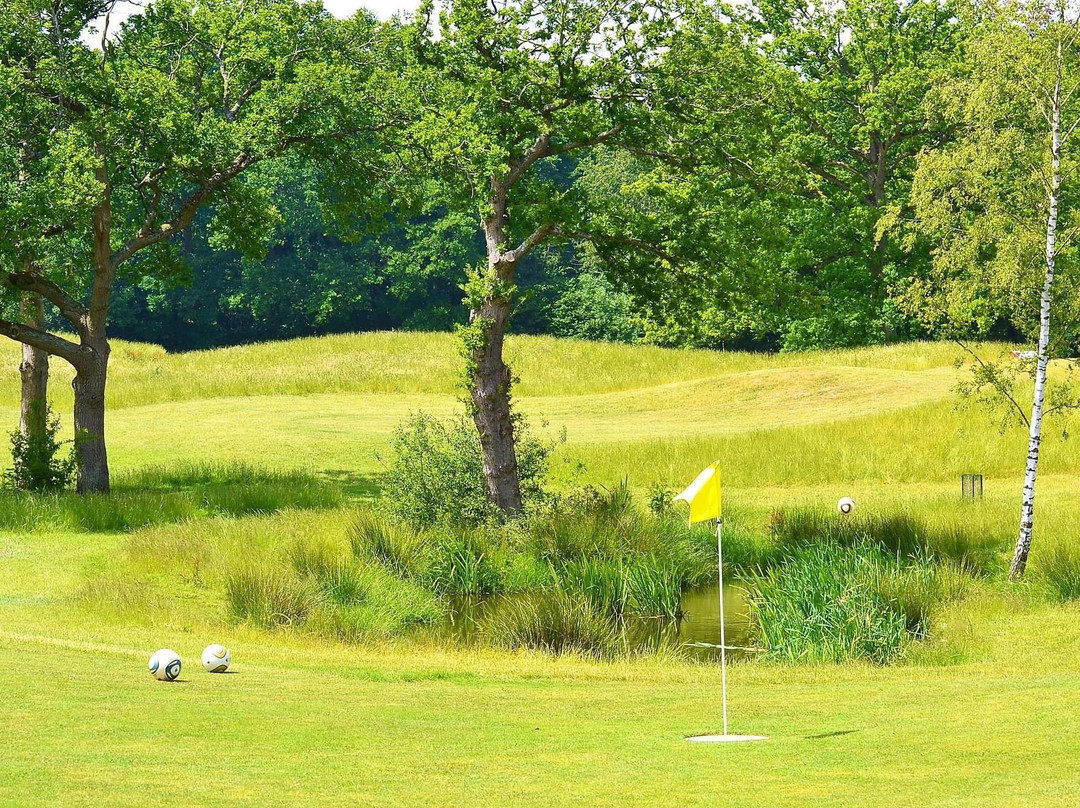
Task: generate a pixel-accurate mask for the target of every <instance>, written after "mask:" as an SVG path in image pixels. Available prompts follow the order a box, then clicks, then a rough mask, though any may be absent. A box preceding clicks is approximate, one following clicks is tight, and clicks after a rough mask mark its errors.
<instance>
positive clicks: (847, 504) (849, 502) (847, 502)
mask: <svg viewBox="0 0 1080 808" xmlns="http://www.w3.org/2000/svg"><path fill="white" fill-rule="evenodd" d="M836 510H838V511H840V513H842V514H844V515H845V516H847V515H848V514H849V513H854V511H855V500H853V499H852V498H851V497H841V498H840V501H839V502H837V503H836Z"/></svg>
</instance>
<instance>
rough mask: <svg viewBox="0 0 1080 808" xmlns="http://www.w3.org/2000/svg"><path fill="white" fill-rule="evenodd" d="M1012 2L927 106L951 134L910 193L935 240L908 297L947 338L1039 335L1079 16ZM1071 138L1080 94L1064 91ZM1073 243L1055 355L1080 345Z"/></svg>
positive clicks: (1064, 222)
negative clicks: (1053, 131)
mask: <svg viewBox="0 0 1080 808" xmlns="http://www.w3.org/2000/svg"><path fill="white" fill-rule="evenodd" d="M1061 13H1062V14H1063V15H1064V16H1061V17H1059V16H1058V10H1057V9H1056V8H1055V9H1051V7H1050V6H1046V7H1039V8H1034V7H1033V8H1027V7H1025V6H1023V5H1016V4H1006V5H1003V6H1001V7H997V8H994V9H992V10H991V9H988V13H986V14H985V15H982V16H981V17H980V19H979V20H978V23H977V25H976V26H975V27H974V28H973V31H972V33H973V36H972V41H971V43H970V47H969V54H968V58H967V60H966V63H965V64H964V66H963V67H964V69H963V70H962V71H957V74H956V75H955V76H954V77H953V78H952V80H951V81H947V82H941V84H940V86H939V87H937V88H936V90H935V92H934V93H933V94H932V95H931V96H930V97H929V99H928V106H929V107H930V109H931V111H932V113H933V114H934V115H935V116H937V117H938V118H939V119H940V120H942V121H943V122H944V123H945V124H947V125H948V126H949V127H950V128H951V130H952V131H953V133H954V134H953V136H952V137H951V138H950V139H949V140H948V141H946V142H945V143H943V144H942V145H941V146H940V147H939V148H936V149H927V150H926V151H925V152H924V153H923V154H922V155H921V156H920V158H919V162H918V170H917V172H916V173H915V176H914V183H913V186H912V191H911V198H912V203H913V206H914V212H915V214H916V221H915V222H914V224H915V225H916V229H917V231H918V232H919V233H920V234H922V235H924V236H928V237H929V238H931V239H933V242H934V244H935V247H934V255H933V257H934V260H933V264H932V266H930V267H928V268H926V270H925V271H924V272H922V273H920V274H919V275H918V276H917V277H916V279H915V281H914V282H913V283H912V284H911V285H910V286H909V287H908V289H907V294H906V295H905V296H904V298H903V302H904V304H905V306H906V307H907V308H908V309H909V310H910V311H912V312H913V313H915V314H916V315H917V316H918V317H920V318H921V319H922V321H923V322H924V323H925V324H926V325H927V327H928V328H930V329H932V330H933V331H934V332H935V333H937V334H942V335H945V336H957V335H963V334H975V335H978V336H983V335H986V334H989V333H994V332H995V331H998V332H1000V331H1001V329H1002V326H1003V325H1005V326H1008V327H1011V328H1012V329H1014V330H1015V331H1016V332H1019V333H1021V334H1024V335H1026V336H1028V337H1029V338H1034V336H1035V335H1036V334H1037V332H1038V323H1039V302H1040V294H1041V289H1042V285H1043V281H1044V276H1045V267H1046V264H1045V260H1044V256H1045V250H1046V235H1047V222H1048V216H1049V197H1050V194H1049V193H1048V190H1049V185H1048V183H1049V182H1050V179H1049V177H1050V174H1049V169H1050V146H1051V137H1050V122H1051V120H1052V116H1051V114H1050V113H1051V110H1050V103H1049V102H1050V99H1051V98H1052V97H1053V96H1054V93H1053V87H1054V86H1055V85H1056V84H1057V83H1058V82H1061V83H1062V84H1061V86H1063V87H1066V88H1067V87H1071V86H1073V85H1074V84H1075V83H1076V81H1077V79H1078V78H1080V47H1078V46H1077V41H1076V22H1075V20H1074V19H1073V18H1072V17H1071V16H1070V14H1071V12H1065V11H1062V12H1061ZM1059 98H1060V100H1061V108H1060V121H1061V130H1062V132H1063V133H1064V132H1066V131H1069V128H1070V127H1072V126H1073V125H1074V123H1075V121H1076V120H1077V119H1078V117H1080V99H1077V97H1076V95H1075V94H1073V93H1070V92H1067V91H1065V90H1063V91H1062V92H1061V93H1060V95H1059ZM1061 143H1062V146H1061V165H1060V171H1061V179H1062V182H1061V185H1060V188H1059V193H1060V198H1061V200H1062V204H1061V206H1060V210H1059V213H1058V221H1057V226H1058V231H1059V233H1061V234H1064V233H1067V232H1071V228H1073V227H1074V226H1075V217H1076V208H1075V205H1073V204H1071V202H1070V200H1071V199H1073V198H1075V196H1076V194H1077V193H1078V191H1080V186H1078V184H1077V181H1078V180H1077V172H1076V170H1075V166H1076V165H1077V155H1076V153H1075V151H1074V149H1073V148H1072V145H1073V141H1071V140H1070V139H1069V137H1068V136H1065V137H1063V138H1062V141H1061ZM1074 253H1075V245H1074V244H1073V243H1072V241H1071V240H1070V239H1068V238H1067V237H1065V238H1064V239H1061V238H1059V241H1058V245H1057V256H1056V257H1057V268H1056V273H1055V280H1054V283H1055V294H1054V307H1055V311H1054V333H1053V342H1052V344H1051V353H1052V354H1056V355H1061V354H1062V352H1063V351H1064V350H1068V349H1069V346H1072V345H1074V344H1075V343H1076V340H1077V323H1078V322H1080V320H1078V318H1077V317H1076V310H1077V304H1076V299H1077V298H1076V294H1075V290H1076V289H1077V283H1078V280H1080V276H1078V275H1077V263H1076V259H1075V254H1074Z"/></svg>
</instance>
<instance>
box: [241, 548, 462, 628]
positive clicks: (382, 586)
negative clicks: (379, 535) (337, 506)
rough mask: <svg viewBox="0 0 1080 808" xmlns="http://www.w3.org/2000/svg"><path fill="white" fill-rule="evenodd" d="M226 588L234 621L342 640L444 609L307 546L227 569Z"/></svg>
mask: <svg viewBox="0 0 1080 808" xmlns="http://www.w3.org/2000/svg"><path fill="white" fill-rule="evenodd" d="M225 588H226V597H227V602H228V605H229V610H230V612H231V614H232V615H233V617H234V618H236V619H239V620H244V621H248V622H251V623H254V624H255V625H258V626H262V627H264V628H276V627H295V628H301V629H303V630H305V631H307V632H309V633H316V634H322V635H325V636H330V637H333V638H334V639H339V640H344V641H347V642H358V641H361V640H364V639H368V638H372V637H388V636H393V635H397V634H400V633H401V632H402V631H404V630H405V629H407V628H408V627H410V626H414V625H419V624H424V623H431V622H433V621H435V620H437V619H438V618H440V617H441V616H442V614H443V612H444V608H443V606H442V604H440V603H439V601H438V599H437V598H436V597H435V596H434V595H433V594H432V593H430V592H428V591H426V590H424V589H423V588H422V587H420V586H418V585H416V584H415V583H412V582H410V581H407V580H404V579H401V578H398V577H396V576H394V575H392V574H390V573H389V572H387V571H386V570H384V569H382V568H381V567H379V566H376V565H371V564H366V563H363V562H362V561H359V560H357V559H355V558H354V557H352V556H351V554H349V553H347V552H342V548H339V547H334V546H331V545H328V544H319V543H314V542H307V541H300V542H298V543H296V544H294V545H293V546H292V547H291V548H289V550H288V552H287V553H285V555H284V557H280V556H277V557H273V558H271V559H270V560H269V561H268V562H267V563H266V564H265V565H264V566H262V567H256V568H252V567H240V568H238V569H236V570H234V571H232V572H231V573H230V574H229V575H228V576H227V579H226V587H225Z"/></svg>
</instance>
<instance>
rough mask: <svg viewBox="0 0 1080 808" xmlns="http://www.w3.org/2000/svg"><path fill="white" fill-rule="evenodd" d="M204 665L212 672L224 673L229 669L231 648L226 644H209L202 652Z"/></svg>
mask: <svg viewBox="0 0 1080 808" xmlns="http://www.w3.org/2000/svg"><path fill="white" fill-rule="evenodd" d="M202 665H203V667H204V668H206V669H207V670H208V671H210V673H224V672H225V671H227V670H228V669H229V649H228V648H226V647H225V646H224V645H218V644H217V643H214V644H213V645H208V646H206V648H204V649H203V652H202Z"/></svg>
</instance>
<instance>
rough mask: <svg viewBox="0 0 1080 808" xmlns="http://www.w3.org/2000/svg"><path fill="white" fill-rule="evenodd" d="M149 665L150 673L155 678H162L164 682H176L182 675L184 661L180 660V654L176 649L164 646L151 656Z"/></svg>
mask: <svg viewBox="0 0 1080 808" xmlns="http://www.w3.org/2000/svg"><path fill="white" fill-rule="evenodd" d="M149 667H150V675H151V676H153V677H154V678H155V679H160V680H161V681H162V682H174V681H176V678H177V677H178V676H180V668H181V667H183V663H182V662H181V661H180V655H179V654H178V653H176V651H173V650H172V649H171V648H162V649H161V650H160V651H155V652H154V655H153V656H152V657H150V666H149Z"/></svg>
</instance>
